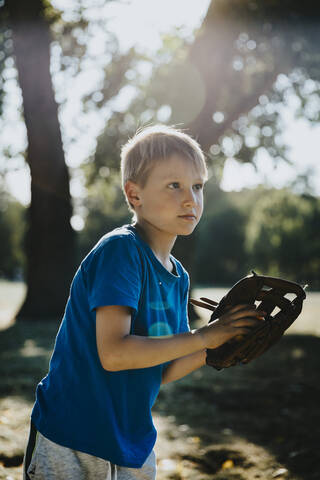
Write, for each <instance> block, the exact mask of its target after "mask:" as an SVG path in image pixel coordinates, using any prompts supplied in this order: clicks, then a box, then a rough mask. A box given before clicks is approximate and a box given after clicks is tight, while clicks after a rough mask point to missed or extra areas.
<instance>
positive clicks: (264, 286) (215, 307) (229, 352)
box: [190, 272, 306, 370]
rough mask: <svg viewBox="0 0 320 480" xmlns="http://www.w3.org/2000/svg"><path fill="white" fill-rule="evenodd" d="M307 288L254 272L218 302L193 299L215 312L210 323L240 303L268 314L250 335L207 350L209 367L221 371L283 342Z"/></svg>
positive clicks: (195, 302) (244, 361)
mask: <svg viewBox="0 0 320 480" xmlns="http://www.w3.org/2000/svg"><path fill="white" fill-rule="evenodd" d="M305 288H306V287H304V288H302V287H301V286H300V285H298V284H297V283H294V282H290V281H288V280H284V279H282V278H273V277H265V276H262V275H257V274H256V273H255V272H252V275H248V276H247V277H244V278H242V279H241V280H239V282H237V283H236V284H235V285H234V286H233V287H232V288H231V289H230V290H229V292H228V293H227V294H226V295H225V296H224V297H223V298H222V299H221V301H220V302H219V303H217V302H214V301H212V300H210V299H209V298H204V297H201V300H202V301H198V300H194V299H190V303H192V304H194V305H198V306H200V307H204V308H207V309H209V310H212V311H213V313H212V315H211V318H210V321H209V323H211V322H213V321H214V320H216V319H218V318H219V317H221V316H222V315H223V314H225V313H226V312H227V311H228V309H229V308H230V307H233V306H235V305H239V304H243V305H255V306H256V307H257V309H258V310H261V311H264V312H266V313H267V315H266V316H265V320H264V321H261V322H260V323H259V325H258V326H257V327H254V328H252V330H251V331H250V333H248V334H246V335H238V336H237V337H234V338H232V339H231V340H229V341H228V342H226V343H224V344H223V345H221V346H220V347H218V348H215V349H208V350H207V358H206V363H207V365H209V366H211V367H214V368H215V369H216V370H221V369H222V368H228V367H232V366H234V365H237V364H239V363H241V364H246V363H249V362H251V361H252V360H254V359H255V358H257V357H260V355H262V354H263V353H264V352H265V351H267V350H268V349H269V348H270V347H271V346H272V345H274V344H275V343H276V342H278V341H279V340H280V338H281V337H282V335H283V334H284V332H285V331H286V330H287V328H288V327H290V325H291V324H292V323H293V322H294V321H295V320H296V318H297V317H298V316H299V314H300V312H301V310H302V304H303V301H304V300H305V298H306V293H305V290H304V289H305ZM287 294H291V295H290V297H292V294H293V296H294V298H293V299H292V300H290V299H288V298H286V295H287ZM256 302H260V303H258V304H257V303H256ZM275 310H276V311H275Z"/></svg>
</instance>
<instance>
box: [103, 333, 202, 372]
mask: <svg viewBox="0 0 320 480" xmlns="http://www.w3.org/2000/svg"><path fill="white" fill-rule="evenodd" d="M204 348H205V346H204V344H203V339H202V337H201V334H200V333H199V331H194V332H186V333H179V334H176V335H172V336H170V337H143V336H137V335H127V336H125V337H124V338H122V339H121V340H120V341H119V343H118V344H117V345H113V348H112V353H109V354H107V353H106V357H105V361H104V362H103V367H104V368H105V369H106V370H111V371H119V370H129V369H137V368H147V367H153V366H155V365H160V364H161V363H165V362H169V361H172V360H176V359H178V358H180V357H185V356H187V355H190V354H193V353H195V352H199V351H200V350H203V349H204Z"/></svg>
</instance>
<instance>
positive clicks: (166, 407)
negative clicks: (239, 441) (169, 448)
mask: <svg viewBox="0 0 320 480" xmlns="http://www.w3.org/2000/svg"><path fill="white" fill-rule="evenodd" d="M319 351H320V339H319V338H318V337H314V336H311V335H286V336H285V337H284V338H283V339H282V340H281V342H280V344H278V345H276V346H274V347H273V348H272V349H271V350H270V351H269V352H267V353H266V354H265V355H264V356H263V357H260V358H259V359H257V360H255V361H254V362H252V363H251V364H249V365H243V366H238V367H234V368H229V369H225V370H222V371H220V372H218V371H216V370H214V369H211V368H209V367H204V368H202V369H201V370H199V371H197V372H194V373H193V374H191V375H189V376H188V377H185V378H184V379H182V380H180V381H178V382H176V383H173V384H169V385H167V386H165V387H164V388H163V389H162V390H161V392H160V396H159V398H158V401H157V403H156V405H155V408H154V411H155V412H157V413H159V414H161V415H171V416H173V417H174V419H175V422H176V424H177V425H185V426H187V428H188V430H187V431H188V436H189V437H199V438H200V439H201V445H200V446H201V447H204V448H205V453H204V454H200V455H199V456H197V455H195V456H193V458H191V459H190V458H188V456H185V457H184V458H186V459H187V460H191V461H193V463H194V464H196V465H197V469H199V471H200V472H203V473H211V474H215V473H216V472H218V470H219V468H220V467H221V464H222V463H223V461H225V460H227V459H231V460H232V459H233V463H234V464H235V465H240V466H243V467H244V468H245V467H246V459H245V458H243V457H242V456H241V454H240V452H237V451H234V449H233V447H232V439H234V438H239V437H241V438H244V439H246V441H247V442H250V443H253V444H255V445H258V446H261V447H263V448H264V449H266V450H267V451H268V452H270V453H271V454H272V455H273V457H274V458H275V459H276V460H277V461H278V462H279V463H281V464H282V465H284V466H285V467H286V468H287V469H288V474H289V475H295V477H294V478H297V476H298V478H301V479H303V480H311V479H318V478H319V453H318V452H319V445H320V409H319V403H320V387H319V371H320V355H319ZM226 444H227V445H228V444H229V445H230V449H228V450H227V451H225V450H224V449H223V446H225V445H226ZM219 445H220V447H219ZM220 457H221V458H220ZM218 477H219V478H220V476H219V474H218V476H217V477H216V476H215V477H214V478H218ZM210 478H211V477H210ZM227 478H229V477H227ZM230 478H231V477H230ZM282 478H283V477H282ZM286 478H287V477H286ZM289 478H291V476H290V477H289Z"/></svg>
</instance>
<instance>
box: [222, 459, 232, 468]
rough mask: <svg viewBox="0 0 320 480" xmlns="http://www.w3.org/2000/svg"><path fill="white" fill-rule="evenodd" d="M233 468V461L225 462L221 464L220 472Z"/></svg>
mask: <svg viewBox="0 0 320 480" xmlns="http://www.w3.org/2000/svg"><path fill="white" fill-rule="evenodd" d="M233 467H234V462H233V460H230V459H229V460H226V461H225V462H223V464H222V467H221V468H222V470H227V469H228V468H233Z"/></svg>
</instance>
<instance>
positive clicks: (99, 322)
mask: <svg viewBox="0 0 320 480" xmlns="http://www.w3.org/2000/svg"><path fill="white" fill-rule="evenodd" d="M262 314H263V312H259V311H258V310H255V309H254V308H253V307H252V306H246V305H240V306H237V307H234V308H232V309H231V310H230V311H229V312H228V313H227V314H225V315H224V316H223V317H221V318H220V319H219V320H217V321H216V322H214V323H212V324H210V325H207V326H206V327H202V328H199V329H197V330H194V331H192V332H186V333H179V334H176V335H172V336H169V337H143V336H138V335H130V326H131V312H130V309H129V308H128V307H124V306H119V305H109V306H104V307H99V308H97V311H96V338H97V348H98V354H99V358H100V361H101V365H102V366H103V368H104V369H105V370H110V371H119V370H127V369H136V368H146V367H153V366H155V365H160V364H161V363H165V362H169V361H172V360H175V359H178V358H179V359H180V358H181V357H185V356H187V355H190V354H194V353H196V352H199V351H201V350H204V349H206V348H217V347H218V346H219V345H222V344H223V343H225V342H226V341H228V340H230V339H231V338H233V337H234V336H236V335H245V334H246V333H247V332H248V328H250V327H253V326H256V325H257V322H259V321H261V316H262Z"/></svg>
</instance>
